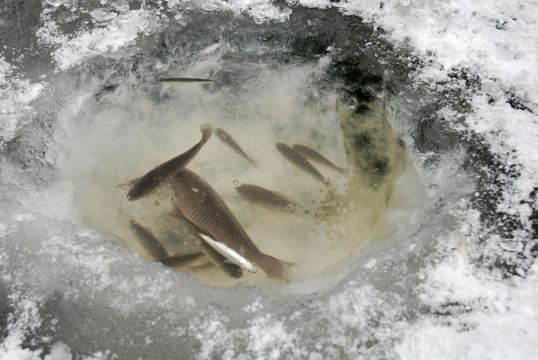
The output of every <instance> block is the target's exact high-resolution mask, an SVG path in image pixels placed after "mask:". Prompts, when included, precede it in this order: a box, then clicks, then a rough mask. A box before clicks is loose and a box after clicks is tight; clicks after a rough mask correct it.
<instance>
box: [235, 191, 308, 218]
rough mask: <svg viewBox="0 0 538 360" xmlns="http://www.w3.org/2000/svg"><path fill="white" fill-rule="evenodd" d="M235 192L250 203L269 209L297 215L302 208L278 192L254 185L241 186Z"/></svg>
mask: <svg viewBox="0 0 538 360" xmlns="http://www.w3.org/2000/svg"><path fill="white" fill-rule="evenodd" d="M235 190H236V191H237V192H238V193H239V195H241V196H242V197H243V198H245V199H246V200H248V201H249V202H251V203H253V204H256V205H260V206H263V207H265V208H268V209H275V210H280V211H286V212H290V213H295V212H297V211H298V210H299V209H300V206H299V205H298V204H296V203H294V202H293V201H291V200H289V199H287V198H286V197H285V196H283V195H281V194H279V193H278V192H275V191H271V190H267V189H265V188H262V187H261V186H256V185H252V184H241V185H239V186H238V187H236V188H235Z"/></svg>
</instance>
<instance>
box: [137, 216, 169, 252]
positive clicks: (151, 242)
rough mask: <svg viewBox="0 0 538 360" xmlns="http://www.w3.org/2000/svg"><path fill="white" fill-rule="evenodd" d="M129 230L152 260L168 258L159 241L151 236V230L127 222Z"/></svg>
mask: <svg viewBox="0 0 538 360" xmlns="http://www.w3.org/2000/svg"><path fill="white" fill-rule="evenodd" d="M129 228H130V229H131V231H132V232H133V233H134V234H135V235H136V238H137V239H138V242H139V243H140V245H142V247H143V248H144V249H146V250H147V251H148V252H149V253H150V255H151V257H152V258H153V259H154V260H157V261H159V260H161V259H166V258H168V253H167V252H166V250H165V249H164V247H163V246H162V245H161V243H160V242H159V240H157V239H156V238H155V236H153V234H152V233H151V230H148V229H146V228H145V227H143V226H141V225H140V224H138V223H137V222H136V221H134V220H129Z"/></svg>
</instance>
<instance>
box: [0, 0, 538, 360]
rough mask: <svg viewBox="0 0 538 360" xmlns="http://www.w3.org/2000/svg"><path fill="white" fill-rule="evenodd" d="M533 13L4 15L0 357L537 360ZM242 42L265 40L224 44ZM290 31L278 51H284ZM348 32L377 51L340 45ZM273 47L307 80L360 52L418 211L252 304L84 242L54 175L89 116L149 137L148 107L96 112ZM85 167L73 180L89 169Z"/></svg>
mask: <svg viewBox="0 0 538 360" xmlns="http://www.w3.org/2000/svg"><path fill="white" fill-rule="evenodd" d="M537 7H538V5H536V4H534V3H532V2H523V1H520V2H507V1H493V2H491V1H488V2H485V1H478V2H473V3H472V4H471V3H469V2H466V1H452V2H445V1H417V2H411V1H383V2H366V1H347V2H338V3H332V2H329V1H298V2H290V3H287V4H286V3H284V2H279V3H275V4H272V3H271V2H266V1H261V0H260V1H228V2H224V1H222V2H221V1H203V0H202V1H189V2H179V1H170V2H168V3H165V2H160V1H156V2H144V3H143V4H141V3H139V2H136V1H129V2H128V1H119V2H112V1H110V2H109V1H101V2H91V1H88V2H85V1H81V2H77V1H70V0H64V1H62V0H58V1H45V2H43V4H42V6H39V5H37V6H36V5H35V4H32V5H31V4H30V3H29V2H28V3H26V2H15V1H13V2H9V1H8V2H6V3H5V5H4V7H3V8H2V9H1V10H0V30H2V31H3V33H4V34H7V35H3V37H1V39H2V42H4V43H5V44H2V45H3V48H2V50H1V51H2V53H0V99H1V100H0V101H1V109H0V149H1V151H2V156H1V158H0V159H1V160H0V161H1V162H0V175H1V177H0V186H1V189H2V191H1V195H0V196H1V199H0V201H1V202H0V214H1V215H0V219H1V220H0V246H1V252H0V276H1V282H0V314H1V318H0V336H1V339H2V343H1V345H0V357H1V358H5V359H39V358H46V359H69V358H74V359H114V358H119V359H124V358H137V357H139V358H158V359H164V358H225V359H238V358H239V359H243V358H244V359H248V358H271V359H277V358H305V359H327V358H334V359H341V358H350V359H360V358H364V359H371V358H379V359H384V358H389V359H398V358H401V359H434V358H435V359H504V358H515V359H534V358H538V350H536V346H535V343H536V339H537V336H538V331H537V330H536V329H538V314H537V309H538V294H537V293H536V292H537V290H536V288H537V285H538V268H537V266H536V264H535V263H534V258H535V257H536V253H537V246H538V245H537V243H536V238H537V225H536V221H537V220H536V206H537V205H536V189H537V179H538V174H537V168H538V151H536V149H535V147H536V145H535V144H536V143H537V140H538V124H537V117H536V111H537V110H538V100H537V99H538V85H536V84H537V83H538V82H537V79H536V69H537V65H538V62H537V51H536V49H537V48H538V44H537V42H538V40H537V39H538V36H537V35H536V34H538V29H537V27H538V25H537V17H538V16H537V15H536V14H538V9H537ZM342 14H344V15H345V16H342ZM354 16H358V17H360V18H362V19H363V20H364V21H365V22H366V23H367V24H371V26H372V27H373V28H375V29H377V31H374V32H368V31H369V30H365V28H363V27H360V26H357V27H353V28H352V29H351V33H347V34H342V35H341V36H340V37H339V36H338V34H337V33H335V32H334V31H337V30H334V31H333V32H331V31H329V29H328V28H329V25H328V24H331V26H330V28H331V29H332V28H333V27H334V29H340V27H339V26H340V24H342V23H346V24H350V23H353V22H356V23H359V20H358V18H354ZM327 19H329V20H327ZM330 19H335V21H334V23H331V21H330ZM185 24H187V25H188V27H186V28H183V27H182V26H184V25H185ZM290 24H292V25H290ZM297 24H300V25H301V26H302V27H297ZM320 24H321V25H323V26H325V27H326V28H327V30H326V31H324V30H323V29H322V30H319V27H320ZM333 25H334V26H333ZM294 26H295V28H294ZM243 27H248V29H250V30H252V32H253V33H254V32H256V31H259V33H261V34H263V36H264V37H262V36H259V37H257V38H254V39H253V38H251V37H249V34H248V33H246V34H245V33H238V34H236V33H234V29H238V28H243ZM287 27H289V28H288V31H291V35H290V33H286V32H285V31H284V30H282V33H280V32H279V31H280V30H279V29H286V28H287ZM176 28H177V29H180V31H174V29H176ZM9 29H11V32H10V31H8V30H9ZM260 29H261V30H260ZM290 29H291V30H290ZM293 29H300V30H293ZM182 31H183V32H182ZM361 31H364V34H365V35H364V36H372V37H371V38H369V39H368V40H364V41H363V42H361V43H360V44H359V42H357V44H355V43H353V41H355V39H356V38H355V37H354V36H356V34H357V33H359V32H361ZM268 34H271V36H269V35H268ZM275 34H276V35H275ZM324 34H329V35H327V36H323V35H324ZM372 34H373V35H372ZM279 36H281V38H282V39H286V40H290V39H291V41H289V42H286V43H285V44H286V45H284V43H282V53H283V54H288V53H289V51H288V50H287V48H286V46H289V47H292V48H293V49H294V51H295V52H293V51H292V52H291V55H289V58H287V60H289V61H290V62H291V63H292V64H293V63H294V62H295V61H298V59H299V60H301V61H303V60H304V59H308V61H310V64H315V65H318V66H319V69H320V70H316V71H322V69H325V67H328V68H330V66H331V64H335V63H342V64H343V63H346V59H348V58H351V59H353V57H352V56H351V55H349V54H350V53H352V52H353V51H349V50H350V49H353V48H354V47H355V46H356V47H357V48H358V47H359V45H360V51H362V52H363V53H362V54H361V55H359V57H361V59H366V60H365V61H366V62H367V61H370V62H371V63H372V64H373V65H371V67H370V68H369V69H372V71H377V72H378V73H380V74H383V76H384V77H385V78H386V81H385V83H384V84H385V85H384V86H385V88H384V89H385V92H386V93H385V97H386V101H387V107H388V108H389V109H390V111H391V122H392V125H393V126H394V127H395V128H396V129H397V130H398V131H400V132H401V133H402V134H403V137H402V139H403V141H404V142H405V143H406V145H407V147H408V153H409V157H410V159H411V160H410V161H411V163H412V167H413V169H415V171H416V173H417V174H418V175H417V176H418V177H419V179H420V180H419V181H420V183H421V186H419V187H416V186H412V184H408V183H406V181H409V179H410V177H405V176H403V177H402V178H400V179H399V180H397V185H399V186H400V189H402V191H404V192H407V193H408V194H406V196H407V197H403V199H415V200H414V201H412V200H407V202H406V204H405V205H406V206H405V207H404V210H401V209H400V210H398V209H393V210H392V211H388V212H387V213H386V214H385V215H384V216H385V217H386V220H387V222H390V223H391V224H394V226H395V233H394V235H393V236H392V237H391V238H390V239H387V240H386V241H375V239H372V241H371V242H370V243H369V246H366V247H365V248H364V249H363V250H362V251H361V252H360V253H357V254H355V255H354V256H353V258H352V260H351V261H348V262H345V263H343V264H341V266H340V267H338V268H336V269H334V271H332V272H328V273H325V274H324V275H323V276H320V277H316V278H313V279H311V280H310V281H304V282H300V283H296V284H294V283H290V284H287V285H285V286H269V287H270V288H272V290H264V291H262V290H259V289H251V288H249V287H246V286H238V287H234V288H227V289H226V288H225V289H213V288H209V287H206V286H204V285H201V284H199V283H198V282H197V281H196V280H195V279H194V278H192V277H190V276H188V275H186V274H184V273H181V272H177V271H174V270H170V269H166V268H164V267H162V266H160V265H159V264H155V263H151V262H147V261H143V260H141V259H140V258H139V257H138V256H137V255H135V254H133V253H129V252H127V251H126V250H125V249H124V248H123V247H121V246H118V245H117V242H118V240H117V239H116V238H115V237H114V235H112V234H110V233H108V232H106V231H103V230H102V229H99V228H98V226H94V227H88V226H87V225H85V224H87V222H84V221H81V213H80V211H81V210H80V207H79V206H77V205H76V204H77V201H78V200H77V195H76V194H77V190H76V188H77V184H75V183H73V182H72V181H71V180H70V179H71V178H70V177H69V176H68V175H69V171H71V172H72V171H73V169H72V168H65V167H64V165H65V164H66V160H65V159H66V158H68V156H69V155H71V156H75V157H76V156H80V155H79V154H76V153H70V152H68V151H67V150H66V149H69V146H72V142H73V139H78V138H77V137H75V136H74V135H73V134H74V131H78V132H81V131H84V129H86V126H88V124H90V125H91V124H95V122H92V120H91V119H90V118H89V116H88V109H97V110H99V111H101V112H100V114H103V113H104V114H106V113H107V112H106V111H110V109H115V110H116V111H118V112H121V111H123V112H125V113H128V114H129V116H132V118H133V119H139V120H140V119H145V118H146V117H147V116H148V114H146V113H144V106H143V105H144V104H138V103H137V107H134V106H133V108H121V106H116V107H114V106H110V102H108V101H109V99H110V97H108V95H107V94H109V93H114V96H119V97H121V96H125V97H127V96H133V99H134V100H133V103H135V101H136V100H139V99H141V97H135V96H134V95H133V93H134V94H141V93H144V94H149V96H148V97H145V98H143V99H145V101H148V102H149V103H151V101H152V99H155V98H158V97H159V96H164V97H166V96H168V94H166V93H164V94H163V93H159V91H157V92H155V91H154V90H152V89H151V86H150V85H147V83H145V81H146V80H147V79H148V78H150V77H154V76H155V74H157V73H162V72H165V71H167V70H169V69H170V68H173V69H175V70H178V71H179V70H181V71H184V72H186V75H192V76H197V75H202V74H204V72H206V71H208V70H209V69H216V68H217V69H218V68H219V67H218V66H217V65H218V64H217V65H215V64H214V63H211V62H208V61H202V60H204V59H206V60H207V59H211V57H212V56H214V55H215V54H219V52H222V53H224V54H226V56H225V57H222V58H219V59H220V60H219V61H222V62H219V64H221V65H222V63H226V64H232V63H233V62H234V61H235V60H237V58H239V57H240V56H244V54H248V57H247V58H246V59H247V60H245V58H241V61H245V62H246V63H249V62H250V63H252V64H264V63H271V61H276V62H278V61H280V60H282V61H284V60H286V59H284V57H285V56H288V55H281V54H280V53H279V51H278V49H276V48H275V46H276V45H275V44H279V39H280V38H279ZM296 39H299V40H305V41H304V42H301V41H299V40H296ZM346 39H350V40H349V41H346ZM318 40H319V43H316V44H315V45H312V43H314V42H316V41H318ZM191 44H194V45H191ZM260 44H261V45H260ZM264 44H266V45H264ZM318 45H319V46H318ZM264 46H267V47H266V48H264ZM252 49H254V50H252ZM286 51H288V52H286ZM385 51H386V52H387V53H390V55H384V54H385ZM265 53H267V54H269V55H268V56H267V57H264V56H265V55H264V54H265ZM296 53H299V55H296ZM234 54H238V55H236V56H237V58H234ZM279 56H282V59H280V58H279ZM309 56H310V57H309ZM192 59H202V60H200V61H192ZM274 59H277V60H274ZM379 64H381V65H383V66H384V67H385V69H386V70H379V69H378V68H377V66H378V65H379ZM221 68H222V67H221ZM250 68H251V69H253V70H252V71H253V72H255V71H257V69H258V68H257V67H256V65H252V66H251V67H250ZM402 68H404V69H405V71H403V70H402ZM270 70H271V71H272V69H270ZM268 71H269V70H268ZM354 74H355V73H347V79H348V80H349V79H350V81H351V80H353V79H352V75H354ZM224 75H226V74H224ZM224 75H223V76H224ZM336 75H338V76H342V74H336ZM345 75H346V74H344V76H343V77H344V78H346V76H345ZM245 77H247V75H245ZM359 80H361V81H362V80H364V79H359ZM125 84H127V86H126V85H125ZM346 85H348V86H349V84H346ZM122 86H125V87H126V88H128V89H129V91H124V90H123V89H124V88H122ZM139 89H140V90H139ZM232 95H235V94H232ZM152 96H153V98H152ZM95 99H97V100H95ZM99 99H101V100H99ZM118 99H121V100H122V101H125V102H127V103H128V102H129V99H128V98H118ZM99 101H101V102H99ZM119 103H120V105H121V102H119ZM90 105H91V106H93V108H90V107H89V106H90ZM138 105H140V106H138ZM227 105H229V104H227ZM230 106H232V108H233V105H230ZM195 110H196V109H194V110H192V111H193V113H196V111H195ZM232 110H233V111H235V109H232ZM269 110H270V109H269ZM269 110H266V111H265V112H268V111H269ZM237 111H238V113H239V114H241V111H242V110H241V109H240V110H237ZM113 115H114V114H113ZM110 118H114V116H112V115H111V117H110ZM100 121H102V122H103V123H104V125H103V129H105V128H106V129H110V131H111V132H110V133H106V134H105V133H103V134H102V135H99V134H98V133H97V134H94V133H91V132H90V134H91V136H96V137H99V138H113V136H111V134H114V131H117V132H121V131H122V130H123V128H120V129H119V130H118V129H117V128H114V123H106V121H105V120H103V119H100ZM163 123H164V122H163ZM187 127H188V125H187ZM191 127H192V126H191ZM87 128H89V129H92V128H91V126H88V127H87ZM129 136H132V137H136V136H137V134H136V133H134V134H129ZM87 141H88V142H90V143H91V137H89V139H87ZM145 145H148V146H150V145H151V146H155V148H156V149H158V147H159V143H158V141H156V142H154V143H151V142H148V143H147V144H145ZM98 150H99V151H102V153H106V152H107V151H108V150H109V149H98ZM112 150H113V149H112ZM112 150H111V151H112ZM66 154H67V155H66ZM85 161H87V162H85ZM94 162H95V158H91V157H89V158H88V159H82V158H81V160H80V161H79V163H80V164H81V169H85V168H86V167H87V168H90V167H95V166H97V165H98V164H97V165H96V164H95V163H94ZM200 166H201V167H202V168H203V166H204V163H202V164H200ZM81 173H83V172H82V171H81ZM398 181H399V183H398ZM90 183H91V182H90ZM95 183H98V181H95ZM406 189H407V190H406ZM415 192H416V193H415ZM409 193H410V194H409ZM402 201H403V200H402ZM320 284H322V285H323V286H320ZM313 289H314V290H313ZM301 294H302V295H301Z"/></svg>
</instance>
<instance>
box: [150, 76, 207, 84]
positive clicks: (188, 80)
mask: <svg viewBox="0 0 538 360" xmlns="http://www.w3.org/2000/svg"><path fill="white" fill-rule="evenodd" d="M157 81H159V82H165V83H172V84H190V83H201V82H213V80H211V79H198V78H184V77H178V78H160V79H157Z"/></svg>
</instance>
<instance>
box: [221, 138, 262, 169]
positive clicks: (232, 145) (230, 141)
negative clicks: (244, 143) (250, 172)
mask: <svg viewBox="0 0 538 360" xmlns="http://www.w3.org/2000/svg"><path fill="white" fill-rule="evenodd" d="M215 135H216V136H217V137H218V138H219V140H221V141H222V142H223V143H225V144H226V145H228V146H229V147H230V148H231V149H233V151H235V152H236V153H238V154H239V155H241V156H242V157H244V158H245V159H246V160H247V161H248V162H249V163H250V164H251V165H252V166H254V167H258V163H257V162H256V160H254V159H252V158H251V157H249V156H248V155H247V154H246V153H245V152H244V151H243V149H241V147H240V146H239V145H238V144H237V142H236V141H235V140H234V139H233V138H232V137H231V136H230V134H228V133H227V132H226V131H224V130H223V129H215Z"/></svg>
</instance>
